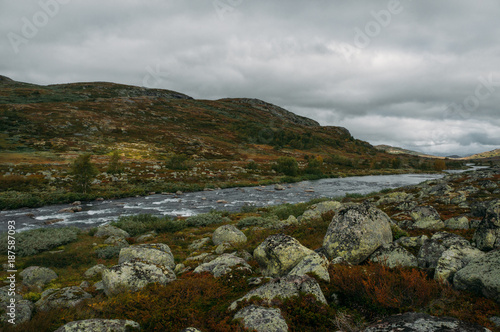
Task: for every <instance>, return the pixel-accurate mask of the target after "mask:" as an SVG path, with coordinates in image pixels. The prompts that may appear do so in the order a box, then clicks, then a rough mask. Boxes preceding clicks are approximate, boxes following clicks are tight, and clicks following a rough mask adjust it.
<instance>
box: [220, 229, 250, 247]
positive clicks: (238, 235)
mask: <svg viewBox="0 0 500 332" xmlns="http://www.w3.org/2000/svg"><path fill="white" fill-rule="evenodd" d="M212 242H213V243H214V244H215V245H216V246H218V245H219V244H222V243H224V242H228V243H233V244H234V243H245V242H247V237H246V235H245V234H243V232H242V231H240V230H239V229H238V228H236V226H234V225H223V226H221V227H219V228H217V229H216V230H215V231H214V234H213V235H212Z"/></svg>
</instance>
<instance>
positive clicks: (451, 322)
mask: <svg viewBox="0 0 500 332" xmlns="http://www.w3.org/2000/svg"><path fill="white" fill-rule="evenodd" d="M394 331H401V332H424V331H425V332H444V331H446V332H487V331H489V330H488V329H485V328H484V327H482V326H479V325H476V324H471V323H466V322H462V321H459V320H458V319H455V318H448V317H435V316H430V315H427V314H422V313H416V312H408V313H405V314H402V315H395V316H390V317H388V318H385V319H384V320H382V321H380V322H377V323H375V324H373V325H372V326H370V327H368V328H366V329H365V330H364V332H394ZM490 332H491V331H490Z"/></svg>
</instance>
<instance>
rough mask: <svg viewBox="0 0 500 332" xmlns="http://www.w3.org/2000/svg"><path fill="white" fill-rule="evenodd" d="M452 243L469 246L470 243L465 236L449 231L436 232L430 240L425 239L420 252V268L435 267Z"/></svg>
mask: <svg viewBox="0 0 500 332" xmlns="http://www.w3.org/2000/svg"><path fill="white" fill-rule="evenodd" d="M452 245H458V246H465V247H469V246H470V243H469V241H467V240H466V239H464V238H463V237H461V236H459V235H456V234H451V233H447V232H439V233H436V234H434V235H433V236H432V237H431V238H430V239H429V240H427V241H425V243H424V244H423V245H422V247H421V248H420V250H419V252H418V257H417V259H418V266H419V267H420V268H423V269H426V268H431V269H434V268H436V266H437V262H438V260H439V258H440V257H441V255H442V254H443V252H445V250H446V249H448V248H450V247H451V246H452Z"/></svg>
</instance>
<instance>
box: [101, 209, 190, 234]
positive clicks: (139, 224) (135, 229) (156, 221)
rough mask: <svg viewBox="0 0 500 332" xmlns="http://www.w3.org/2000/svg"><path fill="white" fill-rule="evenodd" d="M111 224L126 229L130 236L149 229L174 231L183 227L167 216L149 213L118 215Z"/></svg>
mask: <svg viewBox="0 0 500 332" xmlns="http://www.w3.org/2000/svg"><path fill="white" fill-rule="evenodd" d="M111 225H113V226H116V227H118V228H121V229H123V230H124V231H127V232H128V233H129V234H130V235H131V236H137V235H140V234H144V233H147V232H150V231H156V232H158V233H174V232H177V231H179V230H181V229H182V228H183V225H182V223H181V222H180V221H177V220H172V219H170V218H169V217H166V216H165V217H157V216H153V215H150V214H139V215H135V216H125V217H120V218H119V219H118V220H117V221H115V222H112V223H111Z"/></svg>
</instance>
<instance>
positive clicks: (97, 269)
mask: <svg viewBox="0 0 500 332" xmlns="http://www.w3.org/2000/svg"><path fill="white" fill-rule="evenodd" d="M107 269H108V268H107V267H106V266H104V265H103V264H97V265H94V266H92V267H91V268H89V269H88V270H87V271H85V272H84V273H83V277H84V278H93V277H95V276H97V275H99V274H102V273H103V272H104V271H106V270H107Z"/></svg>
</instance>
